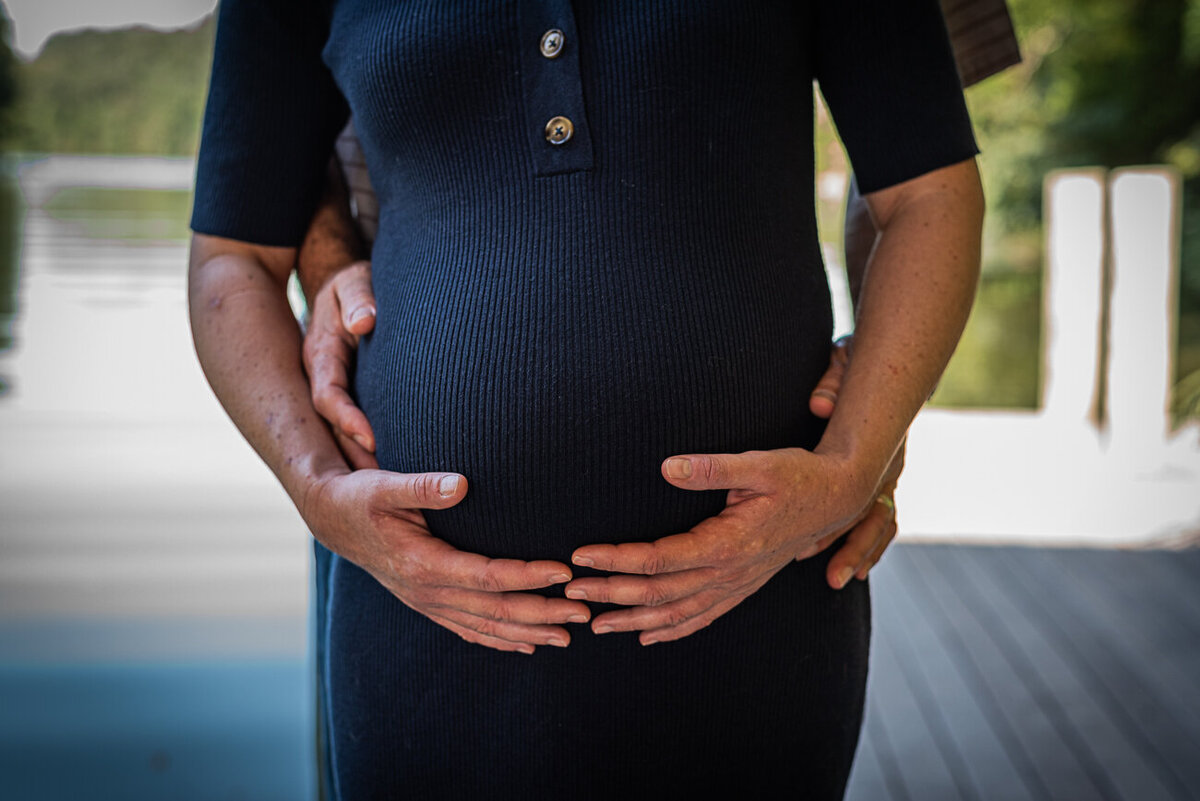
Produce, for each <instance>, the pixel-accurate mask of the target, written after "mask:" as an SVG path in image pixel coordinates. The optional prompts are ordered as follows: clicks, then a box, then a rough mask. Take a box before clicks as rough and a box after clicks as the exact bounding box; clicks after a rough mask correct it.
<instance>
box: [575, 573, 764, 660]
mask: <svg viewBox="0 0 1200 801" xmlns="http://www.w3.org/2000/svg"><path fill="white" fill-rule="evenodd" d="M772 575H773V572H768V573H766V574H764V575H760V576H755V577H754V578H753V579H751V580H750V581H748V582H746V583H745V584H743V585H742V586H740V587H737V588H735V589H721V588H713V589H710V590H704V591H702V592H698V593H696V594H694V595H689V596H687V597H685V598H682V599H680V600H678V601H671V602H669V603H666V604H663V605H662V606H636V607H633V608H632V609H619V610H616V611H612V612H605V613H604V614H602V615H599V616H597V617H596V619H595V620H594V621H592V631H594V632H595V633H597V634H608V633H610V632H620V631H641V632H643V636H642V637H641V638H639V639H640V640H641V642H642V644H643V645H650V644H651V643H653V642H662V641H664V640H676V639H679V638H681V637H686V636H687V635H688V634H691V633H693V632H695V631H699V630H700V629H702V628H704V627H705V626H707V625H708V624H709V623H711V622H712V621H714V620H716V619H717V618H718V617H720V616H721V615H723V614H725V613H726V612H728V611H729V610H730V609H732V608H734V607H735V606H737V605H738V604H740V603H741V602H742V601H743V600H745V599H746V598H747V597H749V596H750V595H751V594H753V593H754V592H755V591H757V590H758V588H759V587H761V586H762V585H763V584H765V583H766V582H767V580H768V579H769V578H770V577H771V576H772Z"/></svg>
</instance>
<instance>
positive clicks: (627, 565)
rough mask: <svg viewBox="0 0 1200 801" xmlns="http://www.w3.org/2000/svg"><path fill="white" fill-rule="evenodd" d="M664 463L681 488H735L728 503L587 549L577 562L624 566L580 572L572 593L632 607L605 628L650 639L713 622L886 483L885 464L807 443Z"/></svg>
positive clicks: (608, 616)
mask: <svg viewBox="0 0 1200 801" xmlns="http://www.w3.org/2000/svg"><path fill="white" fill-rule="evenodd" d="M662 473H663V477H664V478H665V479H666V480H667V481H669V482H670V483H671V484H673V485H675V486H676V487H679V488H681V489H687V490H713V489H727V490H729V494H728V496H727V498H726V506H725V509H724V510H723V511H722V512H721V513H720V514H719V515H717V516H715V517H710V518H707V519H705V520H703V521H701V522H700V523H699V524H698V525H697V526H695V527H694V528H692V529H691V530H690V531H687V532H685V533H682V534H675V535H672V536H669V537H664V538H663V539H660V540H657V541H655V542H633V543H625V544H621V545H588V546H584V547H582V548H579V549H577V550H576V551H575V553H574V554H573V555H572V557H571V560H572V561H573V562H574V563H575V564H577V565H581V566H586V567H595V568H597V569H600V570H608V571H612V572H614V573H616V574H618V575H613V576H604V577H596V578H581V579H575V580H574V581H572V582H571V583H570V584H568V585H567V586H566V588H565V590H566V595H567V597H568V598H575V599H579V600H584V599H586V600H589V601H600V602H604V603H614V604H622V605H624V606H630V607H632V608H631V609H621V610H616V611H612V612H605V613H603V614H601V615H600V616H599V617H597V618H596V619H595V620H594V621H593V623H592V630H593V631H595V632H596V633H597V634H605V633H607V632H610V631H641V632H642V633H641V635H640V637H639V640H640V641H641V643H642V644H643V645H649V644H651V643H655V642H663V641H666V640H676V639H679V638H681V637H686V636H687V635H689V634H692V633H693V632H696V631H698V630H700V629H702V628H704V627H705V626H707V625H708V624H709V623H712V622H713V621H714V620H716V619H717V618H718V617H720V616H721V615H723V614H725V613H726V612H728V611H729V610H730V609H732V608H733V607H735V606H737V605H738V604H739V603H741V602H742V600H744V599H745V598H747V597H748V596H749V595H751V594H752V593H754V592H755V591H756V590H758V588H759V587H761V586H762V585H763V584H765V583H766V582H767V581H768V580H769V579H770V578H771V577H772V576H773V575H775V574H776V573H777V572H779V570H780V569H782V568H783V566H784V565H786V564H787V563H788V562H790V561H792V560H793V559H807V558H808V557H810V556H812V555H813V554H815V553H817V552H818V551H819V550H820V549H821V547H822V546H821V543H822V541H824V540H825V539H826V538H828V537H831V536H836V535H837V534H838V533H840V532H842V531H845V530H846V529H847V528H848V527H849V526H850V525H851V524H852V523H853V522H854V521H855V520H858V519H860V518H861V517H862V516H863V513H864V510H866V509H867V507H868V505H869V504H870V503H871V502H872V500H873V499H874V496H875V490H876V487H877V486H878V483H879V480H878V479H879V477H878V474H876V475H875V476H874V477H872V476H871V475H870V471H866V470H863V469H860V468H858V467H856V466H853V465H850V464H847V463H845V462H843V461H842V460H840V459H838V458H835V457H833V456H829V455H822V454H817V453H812V452H810V451H806V450H803V449H801V448H784V449H781V450H773V451H752V452H748V453H738V454H707V455H687V456H674V457H671V458H669V459H667V460H666V461H664V462H663V466H662Z"/></svg>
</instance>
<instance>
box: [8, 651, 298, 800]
mask: <svg viewBox="0 0 1200 801" xmlns="http://www.w3.org/2000/svg"><path fill="white" fill-rule="evenodd" d="M312 732H313V717H312V703H311V690H310V679H309V674H308V672H307V670H306V665H305V662H304V660H303V659H290V660H285V659H278V660H262V659H259V660H254V661H245V662H235V661H226V662H193V663H181V664H175V663H158V664H153V663H150V664H148V663H138V664H111V663H106V664H90V665H89V664H46V665H37V664H24V665H22V664H6V665H0V776H2V777H3V779H2V780H0V783H2V785H3V788H2V790H0V796H2V797H4V798H12V799H22V801H56V800H57V799H71V800H72V801H75V800H76V799H96V800H97V801H106V800H107V799H114V801H115V800H116V799H121V800H122V801H140V800H141V799H147V800H149V799H155V801H157V800H158V799H172V800H173V801H188V800H189V799H197V801H201V800H203V801H221V800H223V799H231V800H232V799H247V800H249V799H254V801H260V800H263V801H265V800H266V799H287V801H297V800H298V799H306V798H310V797H312V784H313V783H312V741H313V739H312Z"/></svg>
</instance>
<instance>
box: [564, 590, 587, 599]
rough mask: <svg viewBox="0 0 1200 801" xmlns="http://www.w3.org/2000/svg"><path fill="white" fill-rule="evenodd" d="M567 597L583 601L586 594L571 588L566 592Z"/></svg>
mask: <svg viewBox="0 0 1200 801" xmlns="http://www.w3.org/2000/svg"><path fill="white" fill-rule="evenodd" d="M567 597H568V598H571V599H572V600H575V601H585V600H587V593H586V592H584V591H583V590H577V589H575V588H574V587H572V588H571V589H569V590H567Z"/></svg>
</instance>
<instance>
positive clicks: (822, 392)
mask: <svg viewBox="0 0 1200 801" xmlns="http://www.w3.org/2000/svg"><path fill="white" fill-rule="evenodd" d="M813 394H814V395H816V396H817V397H818V398H824V399H825V400H828V401H835V402H836V401H837V395H835V394H834V393H832V392H830V391H829V390H827V389H814V390H813Z"/></svg>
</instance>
